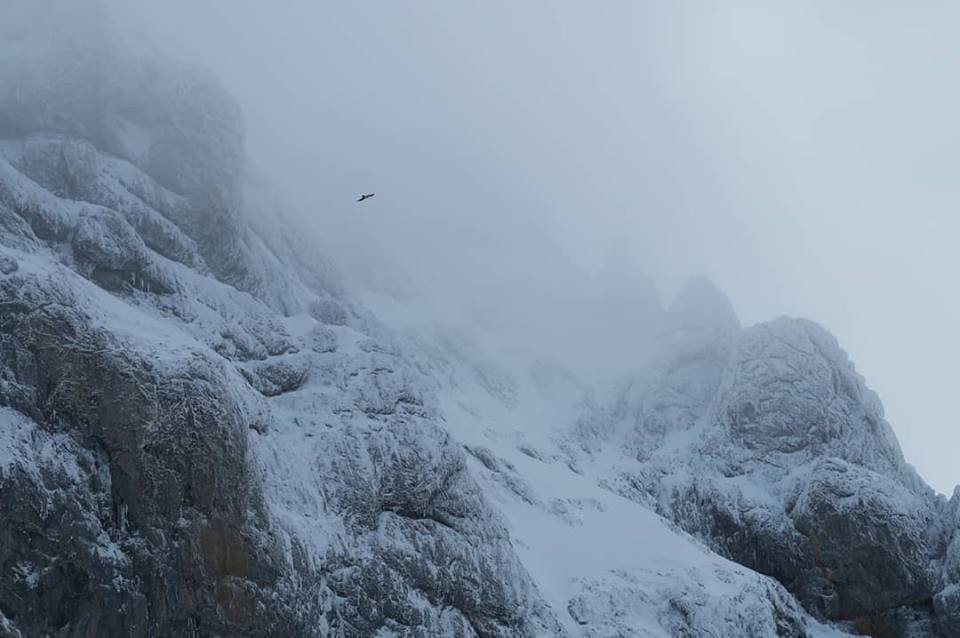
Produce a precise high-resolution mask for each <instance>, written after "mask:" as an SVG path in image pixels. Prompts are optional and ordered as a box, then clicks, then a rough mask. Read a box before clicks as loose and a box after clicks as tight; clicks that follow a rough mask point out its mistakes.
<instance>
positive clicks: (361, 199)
mask: <svg viewBox="0 0 960 638" xmlns="http://www.w3.org/2000/svg"><path fill="white" fill-rule="evenodd" d="M374 195H376V193H367V194H366V195H360V199H358V200H357V201H358V202H362V201H363V200H365V199H370V198H371V197H373V196H374Z"/></svg>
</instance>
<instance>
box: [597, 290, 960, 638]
mask: <svg viewBox="0 0 960 638" xmlns="http://www.w3.org/2000/svg"><path fill="white" fill-rule="evenodd" d="M691 295H696V296H699V297H700V299H699V301H698V302H697V303H694V302H691V301H690V300H689V297H690V296H691ZM680 305H681V306H683V307H691V306H699V307H700V310H699V311H698V316H700V317H705V318H707V319H708V320H706V321H703V322H701V323H699V324H694V325H693V329H691V330H687V331H686V333H685V334H682V335H680V336H679V338H678V335H677V332H676V331H672V332H670V333H668V334H667V335H666V336H665V338H664V340H663V341H664V346H663V352H662V354H661V355H660V356H659V358H658V362H659V363H658V364H656V365H655V366H654V373H653V374H652V375H651V376H650V379H649V380H647V381H646V382H645V383H644V384H643V385H642V386H641V387H639V388H636V387H635V388H633V389H632V390H631V393H632V394H631V395H629V396H625V397H622V398H621V399H620V400H619V403H617V404H615V407H614V408H613V409H609V410H606V411H600V412H597V413H595V417H594V418H595V420H596V421H598V422H604V421H613V422H615V425H612V426H611V425H606V426H604V428H605V429H606V431H609V432H621V433H623V432H627V433H628V434H621V435H620V436H625V437H626V439H627V440H628V441H632V443H631V444H629V445H628V447H629V448H630V449H632V450H634V454H635V458H634V459H633V460H632V461H627V462H625V463H624V464H623V466H621V467H620V468H619V470H618V471H617V472H616V474H615V477H614V478H613V479H612V481H611V484H612V485H613V486H614V489H617V490H618V491H619V492H620V493H622V494H624V495H626V496H628V497H630V498H633V499H635V500H637V501H639V502H643V503H648V504H650V505H652V506H653V507H655V508H656V509H657V510H658V511H659V512H661V513H662V514H664V515H665V516H667V517H668V518H670V519H672V520H674V521H676V522H677V523H678V524H679V525H680V526H681V527H683V528H684V529H686V530H688V531H690V532H692V533H694V534H696V535H698V536H700V537H701V538H703V539H705V540H707V541H708V542H709V543H710V545H711V546H712V547H713V548H715V549H716V550H717V551H719V552H720V553H721V554H723V555H725V556H727V557H729V558H731V559H733V560H735V561H737V562H739V563H741V564H743V565H746V566H748V567H750V568H752V569H755V570H757V571H759V572H760V573H764V574H769V575H771V576H774V577H775V578H777V579H778V580H779V581H780V582H782V583H783V584H784V585H785V586H787V588H788V589H790V591H791V592H793V593H794V594H795V595H796V596H797V598H798V599H799V600H800V601H801V602H802V603H803V604H804V606H805V607H806V608H807V609H808V610H810V611H811V612H813V613H814V614H816V615H818V616H820V617H821V618H826V619H832V620H838V621H849V622H850V623H851V626H852V627H854V628H857V629H859V630H861V631H863V632H865V633H867V634H869V635H877V636H886V635H897V636H899V635H913V634H911V632H914V633H916V632H918V631H921V632H922V631H925V630H927V629H929V631H931V632H937V631H939V632H941V633H942V634H943V635H956V632H955V630H954V629H953V628H952V627H950V623H951V622H952V619H951V614H952V612H950V611H947V609H948V608H949V604H947V603H945V602H940V603H937V602H936V601H938V600H940V601H946V600H947V599H949V597H950V596H951V595H952V593H951V592H952V591H953V590H952V589H950V587H949V586H948V588H947V589H946V590H943V587H944V583H945V582H947V583H952V582H955V580H951V579H952V578H953V577H952V576H949V577H947V578H944V577H942V576H940V572H941V569H942V568H941V567H940V565H942V564H944V562H945V559H946V557H947V555H948V554H947V553H946V545H945V538H947V537H948V536H946V534H947V532H945V531H944V530H945V527H946V523H945V522H944V521H945V518H944V517H945V502H944V500H943V499H942V498H941V497H938V496H937V495H936V494H934V492H933V491H932V490H931V489H930V488H929V487H927V486H926V485H925V484H924V483H923V482H922V480H921V479H920V478H919V477H918V476H917V475H916V473H915V472H914V471H913V469H912V468H911V467H910V466H909V465H907V464H906V462H905V461H904V458H903V455H902V453H901V451H900V447H899V445H898V443H897V441H896V437H895V436H894V434H893V431H892V429H891V428H890V426H889V424H888V423H887V422H886V421H885V420H884V418H883V411H882V407H881V405H880V401H879V399H878V398H877V397H876V395H875V394H874V393H873V392H872V391H870V390H869V389H868V388H867V387H866V385H865V384H864V382H863V379H862V378H861V377H860V375H858V374H857V373H856V371H855V370H854V368H853V366H852V364H851V363H850V362H849V361H848V359H847V357H846V354H845V353H844V352H843V351H842V350H841V349H840V347H839V345H838V344H837V343H836V340H835V339H833V337H832V336H830V335H829V334H828V333H827V332H826V331H825V330H823V329H822V328H820V327H819V326H817V325H816V324H814V323H812V322H809V321H803V320H792V319H778V320H776V321H772V322H769V323H763V324H760V325H757V326H754V327H751V328H747V329H742V330H741V329H739V328H736V327H735V322H734V321H731V319H730V316H729V315H730V313H729V311H728V308H729V304H728V303H727V302H726V301H725V300H724V299H722V297H720V296H719V293H716V292H715V291H710V290H709V289H705V288H704V284H703V283H702V282H696V283H695V284H694V285H693V286H692V287H691V288H689V289H687V290H686V291H684V292H683V293H682V294H681V296H680ZM711 317H714V318H715V319H713V320H709V318H711ZM677 323H678V322H674V324H673V325H676V324H677ZM679 323H681V325H682V322H679ZM688 323H689V322H688ZM678 380H679V381H678ZM941 591H944V592H945V593H940V592H941Z"/></svg>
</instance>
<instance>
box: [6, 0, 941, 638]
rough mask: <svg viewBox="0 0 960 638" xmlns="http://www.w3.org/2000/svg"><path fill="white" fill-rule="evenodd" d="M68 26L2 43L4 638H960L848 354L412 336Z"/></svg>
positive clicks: (720, 337)
mask: <svg viewBox="0 0 960 638" xmlns="http://www.w3.org/2000/svg"><path fill="white" fill-rule="evenodd" d="M50 6H53V5H50ZM71 6H72V5H71V4H70V3H60V4H59V5H58V6H57V7H56V10H55V11H52V12H51V10H50V7H48V6H46V5H42V4H37V3H31V2H24V3H20V4H17V3H14V4H13V8H12V9H11V12H10V14H9V15H10V16H12V18H11V19H10V20H8V21H6V22H5V23H4V24H3V25H2V26H0V36H2V38H3V39H2V42H0V52H2V54H3V57H2V59H3V60H4V63H3V64H2V65H0V506H2V512H0V513H2V517H0V632H2V633H3V634H4V635H11V636H46V635H50V636H91V635H97V636H199V635H202V636H344V637H349V636H393V635H398V636H571V637H572V636H597V637H599V636H604V637H606V636H730V637H734V636H832V635H844V634H847V633H858V632H859V633H865V634H868V635H874V636H911V635H912V636H921V635H941V636H956V635H960V514H958V508H960V496H958V495H955V496H954V498H953V499H952V500H950V501H949V502H948V501H946V500H945V499H943V498H942V497H939V496H937V495H935V494H934V493H933V492H932V490H930V489H929V488H928V487H926V486H925V485H924V484H923V482H922V481H921V480H920V479H919V478H918V477H917V476H916V474H915V473H914V472H913V470H912V469H911V468H910V467H909V466H908V465H907V464H906V463H905V461H904V459H903V456H902V454H901V453H900V450H899V447H898V445H897V442H896V438H895V436H894V434H893V431H892V430H891V428H890V426H889V425H888V424H887V423H886V422H885V421H884V419H883V415H882V409H881V407H880V403H879V400H878V399H877V398H876V397H875V395H873V394H872V393H871V392H870V391H869V390H868V389H867V388H866V386H865V384H864V382H863V380H862V379H861V378H860V377H859V376H858V375H857V373H856V372H855V371H854V369H853V367H852V365H851V364H850V363H849V362H848V361H847V358H846V356H845V355H844V353H843V351H842V350H841V349H840V348H839V346H838V345H837V344H836V342H835V341H834V339H833V338H832V337H830V335H829V334H828V333H827V332H826V331H824V330H823V329H822V328H820V327H818V326H816V325H814V324H811V323H809V322H805V321H798V320H786V319H781V320H777V321H774V322H771V323H769V324H763V325H759V326H753V327H749V328H742V327H741V326H740V325H739V322H738V320H737V318H736V315H735V313H734V312H733V310H732V308H731V307H730V304H729V303H728V302H727V301H726V299H725V297H724V296H723V295H722V294H721V293H719V292H717V291H716V290H714V289H713V288H712V287H711V286H710V285H709V284H708V283H706V282H704V281H695V282H692V283H691V284H690V286H688V288H687V289H686V290H685V291H684V292H683V293H681V295H680V296H679V297H678V298H677V299H676V300H675V301H674V303H673V304H672V306H671V307H670V308H668V309H666V310H664V311H663V325H664V328H663V331H662V335H661V339H660V343H661V348H660V351H659V352H658V354H657V356H656V358H655V361H654V362H653V363H652V364H649V365H648V364H643V365H641V363H640V362H638V368H637V371H636V375H635V377H634V378H633V379H631V380H630V382H629V383H625V384H624V385H623V386H622V387H618V388H607V389H604V388H592V387H590V379H581V378H578V376H577V371H576V370H572V371H571V370H569V369H567V368H566V367H564V366H563V365H561V364H558V363H555V362H552V361H551V360H548V359H545V358H542V357H533V356H531V355H529V354H523V353H519V352H511V351H505V350H504V348H502V347H501V346H500V344H498V343H497V342H496V340H495V339H491V337H490V335H488V334H485V333H483V332H482V331H476V330H474V329H472V328H470V327H469V326H449V325H446V326H444V325H438V324H436V323H435V322H431V321H429V320H423V319H422V318H421V319H419V320H417V321H408V320H406V318H407V317H409V315H410V313H409V312H408V311H409V310H410V309H409V308H405V307H403V305H402V304H400V303H399V302H396V301H395V300H391V299H389V298H385V297H383V296H378V295H373V294H367V293H363V292H362V291H357V290H343V287H342V286H341V285H340V284H339V283H338V280H337V277H336V275H335V274H334V273H335V271H334V269H333V268H330V267H328V266H327V265H325V264H324V263H323V262H322V260H321V259H319V258H318V257H317V256H316V255H313V254H312V253H311V250H310V246H311V245H312V244H311V243H310V242H309V241H308V237H309V236H308V234H307V230H306V229H303V228H298V227H297V226H296V225H295V224H293V223H291V222H290V221H289V220H288V217H289V216H288V215H286V213H285V211H284V208H283V206H282V204H281V203H279V202H278V200H277V199H276V198H275V197H274V196H273V195H272V194H271V193H270V191H269V189H268V188H267V187H265V186H264V185H263V184H262V183H261V182H260V181H258V180H257V179H256V178H255V177H253V176H251V170H250V168H249V160H248V158H247V156H246V151H245V148H244V139H243V122H242V116H241V114H240V110H239V108H238V107H237V105H236V104H235V103H234V101H233V100H232V99H231V98H230V97H229V96H228V95H226V94H225V93H224V92H223V90H222V89H220V88H219V87H218V85H217V83H216V81H215V80H214V79H212V78H210V77H208V76H207V75H205V74H204V73H203V72H200V71H197V70H195V69H191V68H187V67H184V66H182V65H179V64H176V63H173V62H170V61H168V60H165V59H163V58H161V57H159V56H156V55H155V54H153V53H150V52H148V51H144V50H143V49H142V48H141V47H139V46H136V45H134V44H131V43H128V42H126V41H125V40H124V39H123V37H122V34H118V33H116V32H115V31H114V30H112V28H111V27H110V23H109V20H108V18H107V17H106V16H104V15H103V14H101V13H99V12H96V11H91V10H89V8H87V7H84V8H83V10H80V9H76V10H71V9H70V7H71ZM68 23H69V24H70V28H69V29H66V28H63V25H65V24H68ZM51 33H56V34H58V37H56V38H51V37H50V35H51ZM413 314H414V315H416V316H422V312H421V313H419V314H418V313H413Z"/></svg>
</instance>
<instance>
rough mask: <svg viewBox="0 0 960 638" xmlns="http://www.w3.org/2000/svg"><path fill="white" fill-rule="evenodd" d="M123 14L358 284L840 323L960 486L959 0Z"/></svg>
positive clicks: (220, 1)
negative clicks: (719, 297)
mask: <svg viewBox="0 0 960 638" xmlns="http://www.w3.org/2000/svg"><path fill="white" fill-rule="evenodd" d="M112 2H113V4H114V5H116V6H115V7H114V10H115V12H116V13H117V15H118V17H119V18H120V21H121V22H123V23H125V24H128V25H134V26H136V27H138V28H140V29H141V30H143V31H144V32H145V33H148V34H150V36H151V37H152V38H153V39H154V40H156V42H157V44H158V45H159V47H160V48H161V49H163V50H165V51H167V52H171V53H173V54H174V55H176V56H178V57H181V58H184V59H188V60H193V61H197V62H200V63H202V64H204V65H206V66H208V67H210V68H211V69H212V70H213V71H214V72H215V73H216V74H217V75H219V76H220V78H221V79H222V81H223V83H224V84H225V85H226V86H227V87H228V88H229V89H230V90H231V91H232V92H233V93H234V94H235V95H236V96H237V98H238V100H239V101H240V103H241V105H242V106H243V108H244V110H245V112H246V116H247V124H248V132H249V147H250V149H251V151H252V153H253V156H254V159H255V161H256V163H257V165H258V166H259V167H260V168H261V169H263V170H264V171H266V172H267V173H268V174H269V175H270V176H271V177H272V179H273V180H274V181H275V182H276V183H277V185H278V186H279V188H280V190H281V191H282V192H284V194H285V195H287V196H289V197H290V198H291V199H292V201H295V202H296V203H297V204H298V205H299V206H300V207H301V208H302V209H304V210H306V211H307V212H308V214H310V215H314V216H315V219H316V221H317V224H318V227H319V228H321V229H324V228H326V229H329V232H326V231H323V232H326V234H327V235H329V236H330V237H331V238H332V239H333V240H334V241H333V242H332V243H333V244H334V245H336V246H339V248H338V249H334V250H335V252H336V250H339V254H336V255H335V256H336V258H337V259H338V260H339V261H341V262H344V263H345V264H347V266H348V269H349V267H350V264H349V262H350V260H351V255H354V256H356V255H359V256H360V257H355V260H362V261H363V262H364V263H368V262H370V261H371V259H372V258H373V255H378V254H379V255H382V256H383V257H384V258H385V259H387V258H388V257H389V259H397V258H399V259H401V260H407V262H409V263H407V264H406V265H407V266H409V267H410V268H411V269H413V270H417V268H418V267H419V269H420V270H421V271H425V272H426V273H427V274H428V275H429V273H430V271H431V268H433V270H437V269H436V268H435V266H429V267H428V266H427V265H435V264H437V263H442V264H444V267H443V268H442V269H441V270H443V271H444V273H443V275H444V276H443V277H437V278H436V280H435V281H433V282H432V283H434V284H436V286H437V287H439V288H443V287H444V286H446V287H447V288H449V291H450V293H451V294H453V293H454V291H455V290H456V291H459V292H460V293H461V294H466V293H465V292H464V291H467V292H469V291H481V290H483V289H484V288H487V289H491V290H492V291H493V292H498V291H499V292H501V293H502V294H507V293H506V292H503V291H506V290H508V289H509V290H512V291H513V292H512V294H514V295H528V294H531V291H534V290H541V291H543V292H542V293H541V294H542V296H543V297H544V298H550V297H554V296H557V295H563V294H564V290H566V288H567V286H566V283H565V280H567V279H571V278H576V277H581V278H582V279H580V280H578V282H579V284H582V283H583V282H589V281H591V277H596V278H597V281H602V282H604V285H607V286H613V287H614V288H615V289H619V290H623V291H624V293H623V294H624V299H625V301H624V303H625V304H626V305H628V306H629V305H630V304H632V303H636V304H637V305H642V304H643V303H646V302H645V301H644V299H647V297H648V295H649V294H650V293H649V289H647V288H645V284H644V278H645V277H646V278H649V280H651V281H652V282H654V284H655V285H656V288H657V289H658V290H659V291H660V294H661V296H662V297H663V298H664V299H669V297H670V295H671V294H672V292H673V291H675V290H676V288H677V287H678V286H679V285H680V284H681V283H682V282H683V281H684V280H685V279H686V278H687V277H688V276H690V275H692V274H698V273H702V274H705V275H707V276H708V277H710V278H711V279H712V280H713V281H714V282H715V283H716V284H717V285H718V286H719V287H720V288H721V289H723V290H724V291H725V292H726V293H727V294H728V295H729V296H730V298H731V300H732V301H733V303H734V306H735V307H736V309H737V311H738V312H739V314H740V316H741V319H742V320H743V321H744V323H747V324H750V323H755V322H758V321H762V320H766V319H770V318H773V317H776V316H779V315H793V316H804V317H809V318H811V319H814V320H817V321H819V322H821V323H823V324H824V325H825V326H826V327H827V328H828V329H829V330H831V331H832V332H833V333H834V334H835V335H836V336H837V338H838V339H839V341H840V343H841V344H842V345H843V346H844V347H845V348H846V349H847V351H848V352H849V353H850V354H851V357H852V358H853V360H854V361H855V363H856V364H857V367H858V369H859V370H860V371H861V373H863V374H864V375H865V376H866V378H867V381H868V383H869V384H870V385H871V386H872V387H873V388H874V389H876V390H877V391H878V392H879V393H880V395H881V397H882V399H883V401H884V404H885V405H886V408H887V416H888V418H889V420H890V421H891V423H892V424H893V426H894V428H895V430H896V432H897V434H898V435H899V437H900V440H901V443H902V445H903V447H904V450H905V453H906V455H907V457H908V459H909V460H910V461H911V462H912V463H913V464H914V465H916V466H917V468H918V469H919V471H920V473H921V474H922V475H923V476H924V477H925V478H926V479H927V480H928V481H930V482H931V483H932V484H933V485H934V486H935V487H936V488H938V489H940V490H942V491H952V486H953V485H955V484H956V483H957V482H958V481H960V470H957V469H955V468H956V462H955V460H954V459H955V456H956V453H957V452H956V450H957V449H958V446H960V427H958V425H960V424H958V420H957V417H956V416H955V414H954V411H953V406H954V403H953V397H954V393H955V389H954V385H955V383H956V380H957V378H958V375H957V374H956V372H955V367H956V365H957V362H958V361H960V338H958V335H957V329H956V327H957V326H958V325H960V296H958V294H957V280H958V276H960V253H958V251H957V243H958V231H960V220H958V217H957V213H958V203H960V192H958V191H960V180H958V179H957V176H956V171H957V167H958V166H960V117H958V116H960V108H958V107H960V82H958V69H960V65H958V62H960V60H958V57H960V40H958V39H957V37H956V35H957V33H958V32H960V5H957V4H956V3H942V4H941V3H936V2H925V3H900V2H897V3H892V2H891V3H887V2H875V1H871V2H845V3H834V2H822V3H819V2H805V3H790V4H788V3H771V2H756V3H751V2H739V3H736V6H735V7H734V6H732V5H731V3H720V2H715V3H714V2H710V3H707V2H704V3H696V4H694V3H690V4H686V3H681V2H657V3H650V4H649V5H647V4H644V3H641V2H633V1H631V2H613V1H607V2H602V3H597V2H555V1H551V2H546V1H544V2H513V1H509V2H508V1H492V2H490V1H488V2H482V3H480V2H450V1H448V0H437V1H430V2H419V1H418V2H412V1H411V2H386V1H384V2H307V1H305V0H304V1H294V0H286V1H284V0H278V1H275V2H269V3H267V2H262V1H259V0H257V1H253V0H251V1H248V2H243V1H237V0H207V1H206V2H203V3H198V2H195V1H193V0H168V1H167V2H164V3H155V2H147V1H146V0H122V1H121V0H112ZM370 191H375V192H376V193H377V196H376V198H374V199H373V200H371V201H370V202H367V203H365V208H364V209H362V212H360V211H358V209H357V207H356V206H355V205H354V203H353V201H352V200H353V198H354V197H355V196H356V195H357V194H358V193H360V192H370ZM367 204H369V206H367ZM371 247H374V250H371ZM531 256H532V257H531ZM532 262H535V263H532ZM571 264H572V266H571ZM360 265H362V264H353V267H359V266H360ZM575 272H576V273H579V274H573V273H575ZM551 273H552V274H554V275H556V276H554V277H552V278H551V276H550V275H551ZM611 273H616V275H615V276H612V275H611ZM434 275H436V273H434ZM518 280H519V281H521V283H520V284H516V285H514V284H515V282H516V281H518ZM511 282H513V283H511ZM579 284H578V285H579ZM511 286H512V287H511ZM628 291H635V294H636V296H637V299H632V298H631V294H633V293H631V292H628ZM491 294H492V293H491ZM506 305H509V301H507V302H506ZM626 314H627V315H628V316H630V312H629V311H628V312H627V313H626ZM637 314H638V315H639V314H642V313H640V311H637Z"/></svg>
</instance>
